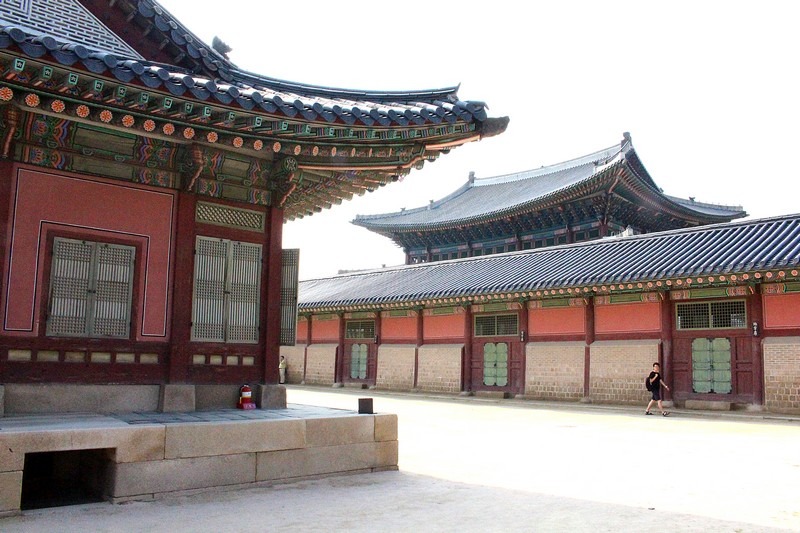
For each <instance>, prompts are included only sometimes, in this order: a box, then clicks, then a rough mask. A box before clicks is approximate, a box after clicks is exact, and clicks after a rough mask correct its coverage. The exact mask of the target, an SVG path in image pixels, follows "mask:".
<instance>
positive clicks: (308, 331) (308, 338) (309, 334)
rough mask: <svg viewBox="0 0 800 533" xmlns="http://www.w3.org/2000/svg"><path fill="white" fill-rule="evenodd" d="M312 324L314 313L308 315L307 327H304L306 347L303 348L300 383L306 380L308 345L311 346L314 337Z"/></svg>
mask: <svg viewBox="0 0 800 533" xmlns="http://www.w3.org/2000/svg"><path fill="white" fill-rule="evenodd" d="M313 324H314V315H308V328H306V347H305V349H304V350H303V379H302V380H301V382H302V383H305V382H306V368H307V367H308V347H309V346H311V340H312V339H313V338H314V335H313V333H312V331H311V328H312V325H313Z"/></svg>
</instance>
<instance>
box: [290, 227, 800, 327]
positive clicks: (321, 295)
mask: <svg viewBox="0 0 800 533" xmlns="http://www.w3.org/2000/svg"><path fill="white" fill-rule="evenodd" d="M799 279H800V215H792V216H785V217H777V218H770V219H763V220H753V221H745V222H730V223H724V224H716V225H709V226H705V227H702V228H690V229H681V230H673V231H668V232H660V233H653V234H649V235H635V236H630V237H624V236H622V237H609V238H606V239H601V240H597V241H591V242H586V243H578V244H573V245H566V246H554V247H550V248H544V249H541V250H530V251H523V252H514V253H506V254H497V255H493V256H490V257H480V258H469V259H460V260H452V261H441V262H437V263H430V264H423V265H408V266H402V267H396V268H389V269H383V270H377V271H373V272H366V273H359V274H352V275H344V276H336V277H332V278H324V279H318V280H309V281H304V282H301V283H300V301H299V306H300V311H301V313H325V312H341V311H360V310H375V309H414V308H417V307H419V306H452V305H473V304H481V303H487V302H503V301H508V302H514V301H520V300H522V301H527V300H546V299H552V298H576V297H577V298H586V297H604V296H612V297H613V296H614V295H624V294H637V293H645V292H662V293H663V292H665V291H671V292H674V291H676V290H677V291H683V290H695V291H696V290H698V289H709V288H722V289H723V292H724V289H725V288H728V289H730V290H734V289H735V290H744V291H746V292H747V291H751V290H753V288H754V287H755V284H761V283H767V282H782V283H783V282H791V283H794V284H796V283H797V281H798V280H799ZM748 294H749V292H748ZM678 295H680V294H679V293H678Z"/></svg>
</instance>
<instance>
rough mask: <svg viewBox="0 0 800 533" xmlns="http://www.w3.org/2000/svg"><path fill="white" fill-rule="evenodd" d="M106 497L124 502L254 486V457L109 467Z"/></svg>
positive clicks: (186, 460) (218, 457)
mask: <svg viewBox="0 0 800 533" xmlns="http://www.w3.org/2000/svg"><path fill="white" fill-rule="evenodd" d="M112 471H113V472H112V476H111V478H112V479H111V482H110V487H109V495H110V496H111V497H112V498H125V497H130V496H138V495H151V494H161V493H167V492H176V491H184V490H192V489H203V488H208V487H223V486H226V485H239V484H244V483H253V482H254V481H255V474H256V454H254V453H246V454H239V455H218V456H214V457H193V458H190V459H171V460H164V461H149V462H143V463H121V464H117V465H112Z"/></svg>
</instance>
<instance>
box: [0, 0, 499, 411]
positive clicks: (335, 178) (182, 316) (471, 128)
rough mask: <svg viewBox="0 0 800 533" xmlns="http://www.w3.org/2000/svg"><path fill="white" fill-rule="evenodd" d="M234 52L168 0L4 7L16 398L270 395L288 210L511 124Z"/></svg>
mask: <svg viewBox="0 0 800 533" xmlns="http://www.w3.org/2000/svg"><path fill="white" fill-rule="evenodd" d="M228 51H229V49H228V48H227V47H226V46H225V45H224V44H222V43H218V44H216V45H215V46H214V47H209V46H207V45H206V44H204V43H203V42H201V41H200V39H198V38H197V36H195V35H194V34H192V33H191V32H190V31H189V30H188V29H186V28H185V27H184V26H183V25H182V24H181V23H180V22H179V21H177V20H175V19H174V18H173V17H172V16H171V15H170V14H169V13H168V12H167V11H165V10H164V9H163V8H162V7H160V6H159V5H158V3H156V2H154V1H152V0H117V1H107V0H24V1H4V2H2V3H0V71H2V79H0V157H1V158H2V159H0V252H2V253H0V272H1V273H2V278H1V279H2V282H0V384H1V385H2V386H0V391H3V392H4V396H3V395H0V412H2V411H3V410H5V412H6V413H19V412H30V411H31V410H37V409H39V410H42V411H48V410H50V411H56V410H93V409H98V408H99V409H102V410H106V411H114V410H143V411H144V410H148V409H151V410H154V409H155V408H156V406H158V408H160V409H163V410H186V409H190V410H191V409H194V408H198V409H199V408H202V407H207V406H213V405H216V404H217V403H218V402H219V401H220V398H219V397H218V396H215V395H217V394H218V392H219V390H221V389H219V388H218V387H217V388H215V387H216V386H220V385H224V386H226V387H227V388H224V390H225V391H226V392H225V396H224V398H223V400H224V401H223V402H222V403H223V404H225V405H235V400H236V397H237V395H238V388H239V385H241V384H242V383H250V384H253V385H254V386H255V384H259V385H260V386H261V387H262V389H263V390H262V391H261V396H260V397H259V402H261V400H262V399H263V401H264V402H265V405H266V404H268V403H270V402H271V401H272V399H271V396H270V394H271V393H270V392H269V391H270V390H271V389H270V386H271V385H273V384H276V383H277V380H278V353H279V345H280V344H281V343H284V344H286V343H293V342H294V338H295V330H294V328H295V316H296V305H295V304H296V283H297V281H296V280H297V277H296V276H297V274H296V265H297V255H296V253H293V251H285V250H282V249H281V230H282V226H283V224H284V222H286V221H291V220H294V219H297V218H302V217H305V216H308V215H312V214H314V213H316V212H319V211H321V210H323V209H327V208H329V207H332V206H333V205H335V204H339V203H341V202H342V201H345V200H348V199H350V198H351V197H352V196H353V195H355V194H359V195H360V194H362V193H364V192H366V191H373V190H375V189H377V188H378V187H381V186H383V185H386V184H388V183H391V182H394V181H396V180H398V178H400V177H401V176H403V175H404V174H407V173H408V172H410V171H411V170H412V169H418V168H421V167H422V166H423V164H424V163H425V162H426V161H434V160H435V159H437V158H438V157H439V156H440V155H441V154H443V153H447V152H448V151H450V150H451V149H453V148H456V147H458V146H460V145H462V144H464V143H467V142H471V141H477V140H479V139H481V138H483V137H487V136H491V135H495V134H497V133H500V132H502V131H503V130H504V129H505V127H506V124H507V122H508V119H507V118H504V119H493V118H489V117H487V114H486V109H485V106H484V104H483V103H480V102H473V101H463V100H460V99H459V98H458V95H457V93H456V88H455V87H451V88H445V89H440V90H420V91H412V92H390V91H363V90H343V89H335V88H328V87H321V86H312V85H306V84H300V83H293V82H286V81H280V80H275V79H272V78H268V77H265V76H262V75H259V74H255V73H252V72H247V71H245V70H242V69H240V68H238V67H237V66H236V65H235V64H233V63H232V62H231V61H230V60H229V59H228V57H227V52H228ZM56 383H58V384H69V385H81V386H84V387H83V388H80V389H79V392H74V391H75V390H78V389H75V388H74V387H73V388H71V389H70V388H68V387H67V388H65V387H61V388H52V387H51V389H49V390H51V391H52V390H58V394H57V396H58V397H57V398H55V399H53V398H52V397H50V395H48V394H46V393H43V392H42V391H43V389H42V388H41V385H43V384H56ZM109 384H114V387H115V388H114V393H113V394H106V392H103V391H106V390H108V389H102V388H99V387H95V388H94V389H92V388H90V387H86V386H88V385H97V386H104V385H109ZM70 391H72V392H70ZM276 394H277V393H276ZM3 399H4V401H3ZM276 401H277V403H280V401H279V400H276ZM284 401H285V397H284Z"/></svg>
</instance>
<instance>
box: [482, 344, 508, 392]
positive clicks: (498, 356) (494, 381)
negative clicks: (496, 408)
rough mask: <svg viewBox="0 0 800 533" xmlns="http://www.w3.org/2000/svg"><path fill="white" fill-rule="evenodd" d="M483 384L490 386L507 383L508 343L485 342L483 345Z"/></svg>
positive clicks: (499, 385)
mask: <svg viewBox="0 0 800 533" xmlns="http://www.w3.org/2000/svg"><path fill="white" fill-rule="evenodd" d="M483 384H484V385H488V386H490V387H505V386H506V385H508V343H505V342H496V343H495V342H487V343H486V344H484V345H483Z"/></svg>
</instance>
